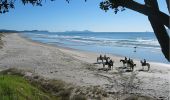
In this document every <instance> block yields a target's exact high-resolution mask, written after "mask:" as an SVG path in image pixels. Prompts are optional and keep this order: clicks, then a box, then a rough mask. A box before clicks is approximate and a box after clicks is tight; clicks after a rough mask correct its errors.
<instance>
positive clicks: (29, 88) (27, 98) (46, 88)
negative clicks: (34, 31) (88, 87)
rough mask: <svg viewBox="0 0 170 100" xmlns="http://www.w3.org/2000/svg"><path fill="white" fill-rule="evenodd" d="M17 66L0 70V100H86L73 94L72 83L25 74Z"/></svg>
mask: <svg viewBox="0 0 170 100" xmlns="http://www.w3.org/2000/svg"><path fill="white" fill-rule="evenodd" d="M22 72H23V71H22V70H18V69H15V68H11V69H7V70H3V71H1V72H0V100H86V98H85V96H83V95H72V98H70V96H71V91H72V90H73V89H74V88H73V87H72V85H69V84H66V83H65V82H63V81H60V80H45V79H43V78H41V77H39V76H36V75H35V76H34V75H33V76H25V75H24V74H23V73H22Z"/></svg>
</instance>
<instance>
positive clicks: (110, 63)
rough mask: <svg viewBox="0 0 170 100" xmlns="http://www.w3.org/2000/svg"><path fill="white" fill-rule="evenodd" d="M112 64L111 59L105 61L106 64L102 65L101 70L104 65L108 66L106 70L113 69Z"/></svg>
mask: <svg viewBox="0 0 170 100" xmlns="http://www.w3.org/2000/svg"><path fill="white" fill-rule="evenodd" d="M113 63H114V61H113V60H112V59H111V60H109V59H106V62H104V63H103V68H104V67H105V65H108V68H109V69H111V67H112V68H113Z"/></svg>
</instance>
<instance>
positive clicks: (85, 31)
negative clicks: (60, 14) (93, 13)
mask: <svg viewBox="0 0 170 100" xmlns="http://www.w3.org/2000/svg"><path fill="white" fill-rule="evenodd" d="M65 32H66V33H87V32H88V33H89V32H92V31H89V30H84V31H65Z"/></svg>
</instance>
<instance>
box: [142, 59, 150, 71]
mask: <svg viewBox="0 0 170 100" xmlns="http://www.w3.org/2000/svg"><path fill="white" fill-rule="evenodd" d="M140 62H141V65H142V69H143V70H144V66H148V71H149V69H150V64H149V63H146V62H143V61H142V60H141V61H140Z"/></svg>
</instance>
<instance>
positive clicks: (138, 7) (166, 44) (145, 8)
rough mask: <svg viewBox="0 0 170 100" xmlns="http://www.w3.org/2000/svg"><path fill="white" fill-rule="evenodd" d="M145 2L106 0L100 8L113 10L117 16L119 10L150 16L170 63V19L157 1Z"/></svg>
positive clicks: (149, 0)
mask: <svg viewBox="0 0 170 100" xmlns="http://www.w3.org/2000/svg"><path fill="white" fill-rule="evenodd" d="M144 2H145V4H144V5H142V4H140V3H138V2H136V1H134V0H105V1H103V2H101V3H100V8H101V9H103V10H105V11H107V10H109V9H113V10H114V12H115V14H116V13H117V12H118V11H119V10H121V11H123V10H124V9H125V8H128V9H131V10H134V11H137V12H139V13H141V14H144V15H146V16H148V19H149V21H150V23H151V26H152V28H153V30H154V33H155V35H156V37H157V39H158V42H159V44H160V46H161V49H162V52H163V54H164V56H165V58H166V59H167V60H168V61H170V38H169V35H168V32H167V31H166V28H165V27H167V28H168V29H170V23H169V19H170V17H169V15H167V14H165V13H163V12H161V11H160V10H159V6H158V2H157V0H144ZM166 4H167V9H168V11H169V13H170V7H169V5H170V4H169V0H166Z"/></svg>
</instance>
